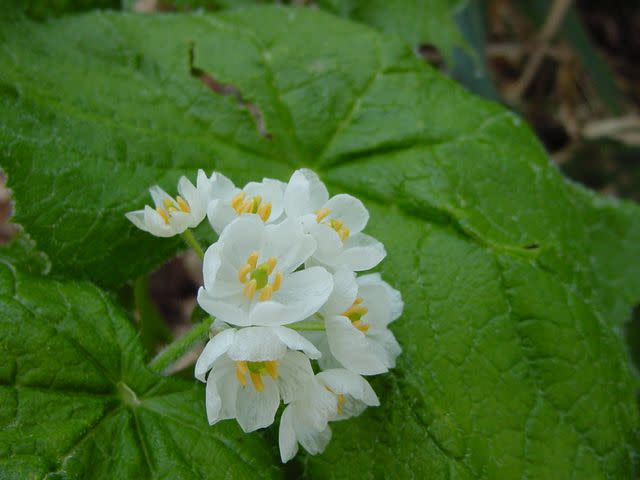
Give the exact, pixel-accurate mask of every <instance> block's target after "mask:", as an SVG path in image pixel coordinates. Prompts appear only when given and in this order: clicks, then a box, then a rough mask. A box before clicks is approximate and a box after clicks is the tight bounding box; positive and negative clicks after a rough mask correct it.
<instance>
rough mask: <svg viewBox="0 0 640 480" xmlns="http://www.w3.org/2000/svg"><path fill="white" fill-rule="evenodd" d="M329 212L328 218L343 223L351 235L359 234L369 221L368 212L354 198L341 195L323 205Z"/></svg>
mask: <svg viewBox="0 0 640 480" xmlns="http://www.w3.org/2000/svg"><path fill="white" fill-rule="evenodd" d="M324 206H325V208H328V209H329V210H330V213H329V216H330V218H337V219H339V220H341V221H343V222H344V224H345V225H346V227H347V228H348V229H349V231H350V232H351V234H352V235H354V234H356V233H359V232H361V231H362V230H363V229H364V227H365V226H366V225H367V222H368V221H369V212H368V211H367V209H366V208H365V206H364V204H363V203H362V202H361V201H360V200H358V199H357V198H356V197H352V196H351V195H347V194H344V193H341V194H339V195H336V196H335V197H331V198H330V199H329V201H328V202H327V203H326V204H325V205H324Z"/></svg>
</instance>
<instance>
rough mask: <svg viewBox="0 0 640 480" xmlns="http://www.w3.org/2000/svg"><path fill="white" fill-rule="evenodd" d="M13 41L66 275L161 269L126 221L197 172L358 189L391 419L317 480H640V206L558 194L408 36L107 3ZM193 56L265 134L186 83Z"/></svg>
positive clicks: (552, 172)
mask: <svg viewBox="0 0 640 480" xmlns="http://www.w3.org/2000/svg"><path fill="white" fill-rule="evenodd" d="M0 35H1V36H2V40H1V41H2V43H3V45H2V48H0V89H2V91H3V92H5V94H4V96H3V103H2V107H0V142H1V143H0V144H1V145H2V146H3V147H2V150H1V157H0V158H1V159H2V163H3V166H5V167H6V168H7V170H8V171H9V173H10V175H11V176H10V183H11V186H12V188H13V190H14V192H15V197H16V211H17V213H18V217H19V221H20V222H21V223H23V224H24V225H25V226H26V228H27V230H28V231H30V232H31V233H32V235H33V236H34V238H35V239H36V240H37V241H38V246H39V247H40V248H42V249H43V250H44V251H45V252H47V253H48V254H49V256H50V257H51V258H52V259H53V270H54V272H57V274H60V275H76V276H84V277H90V278H94V279H95V280H97V281H99V282H100V283H103V284H113V283H118V282H121V281H123V280H126V279H128V278H131V277H133V276H135V275H138V274H140V273H142V272H143V271H144V270H147V269H149V268H150V267H151V266H152V265H154V264H155V263H157V262H159V261H161V260H163V259H164V258H166V255H167V254H168V253H169V252H170V251H171V250H172V249H173V248H175V244H173V243H172V242H164V243H163V242H161V241H159V240H155V239H152V238H150V237H149V236H148V235H145V234H143V233H140V232H136V231H135V230H134V229H133V228H132V227H130V226H129V225H127V223H126V221H125V220H124V219H123V213H124V212H125V211H127V210H129V209H133V208H136V207H140V205H141V204H142V203H143V202H144V201H145V196H146V193H145V191H144V190H145V188H146V187H147V186H148V185H150V184H151V183H154V182H159V183H160V184H162V185H163V186H165V187H167V188H171V186H172V185H175V182H176V180H177V177H178V176H179V175H180V174H183V173H187V174H189V175H191V176H192V177H193V176H194V170H195V169H196V168H198V167H200V166H202V167H205V168H207V169H208V170H211V169H213V168H219V169H221V170H222V171H223V172H224V173H225V174H228V175H230V176H231V177H232V178H233V179H234V180H235V181H237V182H243V181H248V180H250V179H256V178H260V177H261V176H272V177H277V178H281V179H283V180H284V179H286V178H287V177H288V175H289V174H290V173H291V171H292V170H293V169H294V168H297V167H299V166H308V167H312V168H314V169H316V170H317V171H318V172H319V173H320V174H321V176H322V177H323V178H324V179H325V180H326V181H327V183H328V184H329V186H330V188H331V189H332V190H333V192H335V193H337V192H348V193H352V194H355V195H358V196H360V197H361V198H363V199H364V201H365V202H366V204H367V206H368V207H369V208H370V210H371V213H372V219H371V222H370V227H369V230H370V232H371V233H373V234H374V235H376V236H378V237H379V238H380V239H381V240H382V241H383V242H384V243H385V245H386V247H387V250H388V252H389V255H388V258H387V260H386V261H385V262H384V264H383V267H382V270H383V275H384V276H385V278H387V279H388V280H389V281H390V282H391V283H393V284H394V286H395V287H397V288H399V289H400V290H401V291H402V293H403V296H404V298H405V301H406V304H407V306H406V313H405V314H404V315H403V317H402V318H401V319H400V320H399V321H398V323H397V325H396V326H394V330H395V332H396V334H397V336H398V338H399V341H400V343H401V344H402V345H403V347H404V350H405V352H404V354H403V355H402V356H401V357H400V360H399V366H398V368H397V369H396V370H395V371H394V373H393V374H390V375H387V376H383V377H381V378H380V379H379V380H378V381H376V382H375V386H376V388H377V390H378V393H379V394H380V397H381V399H382V404H383V406H382V407H380V408H378V409H370V410H369V411H368V412H367V413H366V414H365V415H364V416H363V417H361V418H359V419H356V420H351V421H349V422H344V423H342V424H338V425H336V426H335V435H334V439H333V441H332V443H331V444H330V446H329V449H328V451H327V452H326V453H325V454H324V455H322V456H319V457H312V458H311V457H310V458H309V459H308V460H306V461H305V463H304V468H305V471H306V472H307V473H308V474H309V475H310V476H313V477H317V478H322V477H323V476H324V475H326V476H329V477H336V478H344V477H354V478H356V477H357V478H362V477H365V478H367V477H383V476H385V474H388V473H389V472H396V471H397V472H399V474H398V475H399V476H400V478H402V477H403V476H415V477H424V476H426V475H430V476H431V477H433V478H449V477H450V476H454V475H456V474H457V475H458V476H462V477H486V478H496V477H500V478H516V477H522V476H525V475H528V476H529V477H530V478H569V477H571V476H572V475H573V476H574V477H576V478H585V477H588V478H623V477H628V478H631V477H632V476H633V473H634V472H635V471H636V468H637V463H636V462H637V461H636V454H635V452H636V448H637V432H638V426H639V420H638V414H637V411H636V408H635V399H634V383H633V379H632V376H631V374H630V369H629V368H630V367H629V366H628V361H627V358H626V353H625V351H624V348H623V344H622V341H621V338H620V335H619V331H620V326H621V324H622V322H623V321H624V320H625V319H626V318H627V317H628V314H629V309H630V307H631V306H632V305H633V303H634V302H636V301H637V300H638V298H639V297H640V268H639V264H638V258H640V212H639V210H638V207H637V206H635V205H632V204H628V203H620V202H616V201H613V200H608V199H604V198H601V197H597V196H595V195H593V194H591V193H589V192H587V191H586V190H584V189H582V188H581V187H579V186H576V185H574V184H571V183H568V182H567V181H566V180H564V179H563V178H562V176H561V175H560V174H559V173H558V171H557V170H556V169H555V167H553V166H552V165H551V164H550V162H549V160H548V158H547V156H546V154H545V152H544V151H543V149H542V147H541V146H540V145H539V143H538V142H537V141H536V140H535V138H534V137H533V135H532V134H531V132H530V130H529V129H528V127H527V126H526V125H524V124H523V122H522V121H521V120H520V119H519V118H518V117H516V116H515V115H514V114H512V113H510V112H508V111H506V110H504V109H502V108H501V107H499V106H497V105H495V104H492V103H488V102H485V101H483V100H480V99H478V98H476V97H474V96H472V95H470V94H468V93H467V92H465V91H464V90H463V89H462V88H460V87H458V86H457V85H455V84H454V83H453V82H451V81H450V80H447V79H446V78H444V77H443V76H441V75H440V74H438V73H437V72H435V71H433V70H432V69H430V68H428V67H426V66H425V65H423V63H422V62H421V61H420V60H418V59H416V58H415V56H414V54H413V52H412V51H411V49H410V48H409V47H407V46H406V44H404V43H403V42H402V41H400V40H394V39H392V38H389V37H384V36H382V35H381V34H379V33H377V32H375V31H373V30H369V29H367V28H365V27H363V26H359V25H356V24H353V23H348V22H345V21H341V20H338V19H336V18H334V17H330V16H328V15H325V14H322V13H320V12H315V11H312V10H309V9H283V8H265V9H252V10H247V11H240V12H235V13H229V14H225V15H220V16H210V15H205V14H194V15H171V16H136V15H117V14H104V13H100V14H98V13H96V14H92V15H88V16H83V17H77V18H69V19H63V20H59V21H55V22H51V23H48V24H46V25H44V26H42V25H33V24H30V23H20V24H14V25H4V26H3V28H2V29H0ZM191 47H192V48H193V54H194V57H195V60H194V66H195V67H197V68H196V72H206V73H207V74H208V75H210V76H212V77H215V78H216V79H217V80H218V81H220V82H225V83H231V84H233V85H235V86H236V87H237V88H238V89H239V90H240V91H241V92H242V94H243V97H244V98H245V99H246V100H248V101H251V102H254V103H255V104H256V105H257V107H258V108H259V109H260V111H261V114H262V119H263V120H262V121H263V122H264V128H266V130H268V132H269V134H270V136H269V138H267V136H263V135H261V132H260V128H259V127H257V126H256V121H255V119H254V118H253V116H252V115H251V114H250V112H248V111H247V109H246V108H244V106H243V105H242V104H241V103H238V101H237V100H236V98H235V97H232V96H220V95H217V94H215V93H214V92H212V91H211V90H209V89H208V88H207V86H206V85H205V84H204V82H202V81H200V79H198V78H194V77H193V76H192V75H191V73H190V71H191V69H190V65H189V52H190V48H191ZM200 393H201V395H203V392H202V391H201V392H200ZM248 438H250V437H248ZM212 448H216V447H212Z"/></svg>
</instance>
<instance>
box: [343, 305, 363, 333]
mask: <svg viewBox="0 0 640 480" xmlns="http://www.w3.org/2000/svg"><path fill="white" fill-rule="evenodd" d="M368 311H369V309H368V308H367V307H365V306H364V305H362V298H360V297H358V298H356V299H355V301H354V302H353V304H352V305H351V306H350V307H349V308H348V309H346V310H345V311H344V312H342V315H343V316H344V317H347V318H348V319H349V320H351V323H352V324H353V326H354V327H356V328H357V329H358V330H360V331H361V332H363V333H364V332H366V331H367V330H369V325H368V324H366V323H363V322H362V317H364V316H365V315H366V314H367V312H368Z"/></svg>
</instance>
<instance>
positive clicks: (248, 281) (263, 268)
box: [238, 252, 282, 301]
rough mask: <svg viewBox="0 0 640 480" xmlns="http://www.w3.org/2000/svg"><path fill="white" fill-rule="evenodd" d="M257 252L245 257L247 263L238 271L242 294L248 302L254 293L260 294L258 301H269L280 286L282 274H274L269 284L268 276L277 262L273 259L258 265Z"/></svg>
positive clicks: (270, 258)
mask: <svg viewBox="0 0 640 480" xmlns="http://www.w3.org/2000/svg"><path fill="white" fill-rule="evenodd" d="M258 257H259V254H258V252H253V253H251V255H249V256H248V257H247V263H245V264H244V266H243V267H242V268H241V269H240V270H239V271H238V280H240V283H242V284H243V285H244V289H243V291H242V293H243V294H244V296H245V297H247V298H248V299H249V300H251V299H252V298H253V296H254V295H255V294H256V292H258V291H259V292H260V297H259V298H260V300H262V301H265V300H269V299H270V298H271V297H272V296H273V294H274V293H275V292H277V291H278V290H280V285H282V272H276V273H275V275H274V276H273V281H272V282H271V283H269V276H270V275H271V274H272V273H273V270H274V269H275V268H276V265H277V263H278V262H277V261H276V259H275V257H269V259H268V260H267V261H266V262H264V263H261V264H260V265H258Z"/></svg>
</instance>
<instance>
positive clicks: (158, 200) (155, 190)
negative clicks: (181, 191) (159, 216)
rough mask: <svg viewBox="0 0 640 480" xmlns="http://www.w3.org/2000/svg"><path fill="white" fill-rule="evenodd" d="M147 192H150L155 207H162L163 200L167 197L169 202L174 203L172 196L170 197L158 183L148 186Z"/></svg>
mask: <svg viewBox="0 0 640 480" xmlns="http://www.w3.org/2000/svg"><path fill="white" fill-rule="evenodd" d="M149 193H150V194H151V198H153V203H154V204H155V206H156V207H162V208H164V201H165V200H166V199H168V200H169V201H170V202H171V203H174V200H173V198H171V196H170V195H169V194H168V193H167V192H165V191H164V190H163V189H162V188H160V187H159V186H158V185H154V186H152V187H151V188H149Z"/></svg>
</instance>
